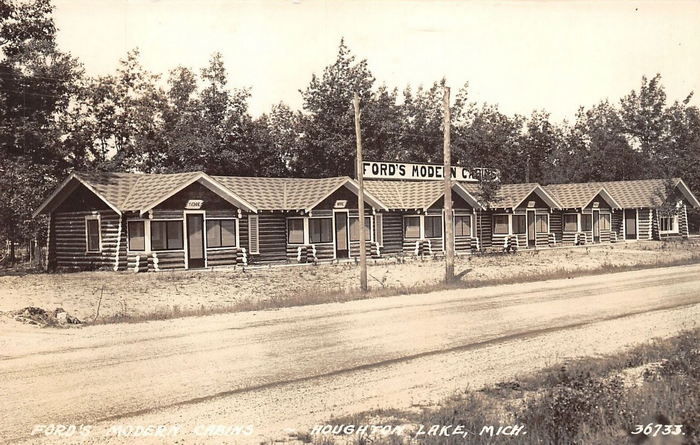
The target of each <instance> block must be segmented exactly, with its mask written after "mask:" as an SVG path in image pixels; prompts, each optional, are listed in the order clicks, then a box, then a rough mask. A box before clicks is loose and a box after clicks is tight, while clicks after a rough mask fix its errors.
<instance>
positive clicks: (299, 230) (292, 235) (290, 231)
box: [287, 219, 304, 244]
mask: <svg viewBox="0 0 700 445" xmlns="http://www.w3.org/2000/svg"><path fill="white" fill-rule="evenodd" d="M287 242H289V244H303V243H304V220H303V219H288V220H287Z"/></svg>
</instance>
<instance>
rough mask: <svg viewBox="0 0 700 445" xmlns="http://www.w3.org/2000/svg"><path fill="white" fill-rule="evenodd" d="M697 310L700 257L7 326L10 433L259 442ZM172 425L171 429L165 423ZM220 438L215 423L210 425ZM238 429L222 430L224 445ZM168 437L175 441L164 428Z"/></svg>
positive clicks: (0, 334) (612, 346)
mask: <svg viewBox="0 0 700 445" xmlns="http://www.w3.org/2000/svg"><path fill="white" fill-rule="evenodd" d="M698 320H700V265H693V266H682V267H673V268H664V269H653V270H643V271H637V272H625V273H619V274H610V275H605V276H592V277H584V278H577V279H569V280H556V281H546V282H539V283H530V284H525V285H508V286H494V287H488V288H480V289H472V290H456V291H446V292H439V293H432V294H425V295H413V296H402V297H393V298H383V299H375V300H363V301H355V302H350V303H344V304H327V305H318V306H305V307H298V308H288V309H284V310H278V311H263V312H257V313H239V314H228V315H218V316H211V317H202V318H187V319H178V320H169V321H161V322H150V323H143V324H131V325H128V324H124V325H105V326H94V327H88V328H83V329H68V330H53V329H43V330H39V329H33V328H29V327H25V326H18V325H16V324H14V323H9V322H5V323H2V324H0V330H1V331H0V394H1V395H2V401H1V402H0V438H2V439H4V440H7V441H14V440H18V441H31V442H33V443H34V442H37V441H39V440H45V441H47V442H49V441H50V442H51V443H55V442H56V438H54V437H52V438H49V439H46V438H43V437H42V436H31V433H32V429H33V427H34V426H35V425H37V424H56V423H61V424H76V425H81V424H83V425H84V424H91V425H93V428H92V432H91V434H90V435H89V436H87V437H86V438H80V439H78V438H77V437H71V438H69V439H68V440H69V441H70V442H71V443H74V442H76V441H78V440H84V441H85V442H87V443H103V442H111V441H115V442H123V441H126V442H129V443H142V442H143V438H141V437H139V438H128V439H124V438H119V437H115V436H109V437H105V430H107V429H108V428H110V427H112V426H115V425H124V426H128V425H163V424H165V425H170V426H171V427H172V426H175V425H176V426H177V427H179V428H180V433H179V435H178V436H177V438H178V439H179V440H180V442H179V443H190V442H192V443H194V442H196V443H201V442H202V441H207V440H208V439H211V440H214V438H212V437H211V436H206V435H204V436H197V435H193V434H192V433H193V431H194V432H199V433H205V432H206V429H205V428H204V427H203V426H207V425H210V424H217V425H218V424H221V425H252V426H253V431H254V432H253V434H252V435H251V436H246V438H247V439H250V440H251V441H255V442H258V443H259V442H260V440H263V439H270V438H275V437H279V436H281V435H284V431H285V429H299V430H304V429H308V428H309V427H311V426H313V425H314V424H315V423H316V422H322V421H323V420H327V419H328V417H329V415H330V414H336V415H339V414H348V413H352V412H355V411H360V410H365V409H369V408H373V407H407V406H411V405H416V404H426V403H434V402H436V401H438V400H439V399H441V398H443V397H445V396H447V395H449V394H450V393H452V392H454V391H455V390H459V389H460V388H465V387H467V386H468V387H471V388H476V387H480V386H482V385H484V384H487V383H492V382H496V381H499V380H503V379H507V378H511V377H512V376H513V375H515V374H519V373H523V372H527V371H531V370H534V369H537V368H541V367H544V366H547V365H550V364H553V363H556V362H558V361H561V360H564V359H566V358H569V357H575V356H581V355H590V354H597V353H608V352H612V351H615V350H619V349H621V348H625V347H628V346H631V345H633V344H636V343H639V342H641V341H644V340H647V339H649V338H652V337H664V336H670V335H672V334H674V333H676V332H677V331H679V330H682V329H684V328H690V327H694V326H696V323H697V322H698ZM169 431H171V432H172V431H173V430H169ZM210 432H211V433H212V434H214V433H215V432H214V431H213V430H210ZM240 439H241V437H240V436H233V437H228V438H221V437H216V438H215V440H216V442H217V443H225V442H226V441H229V443H230V442H237V441H239V440H240ZM154 441H155V442H161V441H162V442H168V443H173V442H174V438H172V437H169V438H166V439H154Z"/></svg>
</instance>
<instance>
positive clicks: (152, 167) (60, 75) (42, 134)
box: [0, 0, 700, 241]
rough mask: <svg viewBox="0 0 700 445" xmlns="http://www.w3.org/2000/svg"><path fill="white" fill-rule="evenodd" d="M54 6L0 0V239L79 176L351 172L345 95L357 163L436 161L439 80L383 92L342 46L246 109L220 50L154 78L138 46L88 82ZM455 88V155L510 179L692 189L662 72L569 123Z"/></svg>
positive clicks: (690, 145) (683, 132)
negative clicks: (356, 115) (654, 180)
mask: <svg viewBox="0 0 700 445" xmlns="http://www.w3.org/2000/svg"><path fill="white" fill-rule="evenodd" d="M52 14H53V6H52V4H51V2H50V0H27V1H17V0H0V49H1V51H2V55H1V56H0V129H1V131H0V240H2V239H14V240H18V241H20V240H27V239H29V238H32V237H34V236H36V235H37V233H39V236H41V224H42V222H41V221H34V220H32V218H31V212H32V210H33V209H34V208H36V207H37V206H38V205H39V203H40V202H41V201H42V199H43V198H44V197H45V196H46V194H47V193H48V192H49V191H50V190H51V189H52V188H54V187H55V186H56V185H57V184H58V183H59V182H60V181H61V180H62V179H63V178H65V177H66V175H67V174H68V173H69V172H70V171H72V170H74V169H75V170H80V171H93V170H102V171H131V172H157V173H163V172H176V171H183V170H203V171H205V172H207V173H210V174H219V175H222V174H223V175H250V176H301V177H317V176H326V175H352V173H353V156H354V147H355V145H354V144H355V140H354V127H353V125H354V123H353V114H352V107H351V98H352V95H353V92H358V93H359V95H360V97H361V103H362V105H361V106H362V116H363V118H362V119H363V120H362V137H363V147H364V151H365V158H366V159H372V160H382V161H404V162H423V161H426V162H436V163H441V162H442V108H441V107H442V94H443V90H442V86H443V85H444V84H445V83H446V80H445V79H442V80H438V81H436V82H435V83H434V84H432V85H430V86H418V87H412V86H407V87H406V88H404V89H403V90H402V91H399V90H398V89H396V88H388V87H387V86H385V85H384V84H382V83H381V82H380V81H378V80H377V79H375V78H374V76H373V75H372V72H371V70H370V65H369V63H368V61H366V60H362V59H360V58H357V57H356V56H355V55H353V54H352V52H351V51H350V49H349V48H348V47H347V45H346V44H345V43H344V42H343V41H341V42H340V45H339V48H338V53H337V57H336V60H335V61H332V63H331V64H330V65H328V66H326V67H325V68H322V67H319V69H320V72H319V74H317V75H313V76H312V77H311V79H310V82H309V84H308V85H306V86H305V87H304V88H303V89H301V90H300V91H299V92H300V94H301V97H302V99H303V107H302V109H301V110H293V109H291V108H290V107H289V106H287V105H285V104H284V103H280V104H278V105H275V106H273V107H272V109H271V110H270V111H269V112H267V113H265V114H263V115H261V116H258V117H254V116H252V115H251V113H250V112H249V109H248V101H249V99H250V94H251V93H250V90H249V89H246V88H240V87H234V86H232V85H231V84H230V83H229V79H228V76H227V73H226V70H225V68H224V66H225V64H224V61H223V59H222V56H221V55H220V54H214V55H212V56H211V59H210V61H209V63H208V65H207V66H205V67H202V68H198V69H195V68H192V67H184V66H178V67H174V68H173V69H172V70H170V71H169V72H168V73H153V72H150V71H148V69H147V68H146V67H144V66H143V65H142V64H141V61H140V59H139V52H138V50H136V49H135V50H133V51H130V52H129V53H128V54H126V55H125V56H124V58H123V59H122V60H121V61H120V62H119V66H118V69H117V70H116V72H114V73H112V74H110V75H106V76H97V77H92V76H88V75H86V74H85V72H84V69H83V67H82V65H81V63H80V61H79V60H77V59H75V58H74V57H72V56H71V55H70V54H68V53H66V52H64V51H62V50H61V49H60V48H58V46H57V44H56V33H57V29H56V27H55V24H54V22H53V19H52ZM641 74H642V73H640V75H641ZM457 80H458V79H450V82H456V81H457ZM460 81H462V80H461V79H460ZM453 96H454V100H453V105H452V110H451V113H452V130H451V131H452V136H451V139H452V150H453V158H454V161H453V162H454V163H456V164H460V165H464V166H467V167H470V166H472V167H475V166H485V167H491V168H498V169H500V171H501V179H502V180H503V181H504V182H523V181H532V182H540V183H543V184H546V183H553V182H579V181H592V180H621V179H641V178H651V177H671V176H681V177H683V178H684V179H685V180H686V182H687V183H688V185H689V186H690V187H691V189H693V190H694V191H695V192H696V193H697V192H699V191H700V176H699V175H698V171H699V170H700V110H698V107H696V106H692V105H690V99H691V97H692V93H691V94H689V95H688V96H687V97H685V98H683V100H676V101H670V100H668V99H667V97H666V94H665V91H664V87H663V85H662V82H661V76H660V75H659V74H657V75H654V76H653V77H642V78H641V84H640V85H638V86H636V89H633V90H631V91H630V92H629V93H628V94H627V95H625V96H624V97H622V98H620V99H619V100H617V101H609V100H604V101H601V102H600V103H598V104H597V105H595V106H593V107H591V108H584V107H581V108H580V109H579V110H578V112H577V113H576V115H575V116H573V118H572V120H570V121H563V122H553V121H552V119H551V117H550V114H549V113H547V111H546V110H536V111H533V112H532V114H531V115H530V116H521V115H517V114H516V115H508V114H505V113H503V112H501V111H500V110H499V108H498V106H497V105H494V104H477V103H475V102H474V101H472V100H470V92H469V87H468V84H466V83H465V84H464V85H463V86H462V87H461V88H459V89H458V90H456V94H454V95H453Z"/></svg>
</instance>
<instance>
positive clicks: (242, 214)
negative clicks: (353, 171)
mask: <svg viewBox="0 0 700 445" xmlns="http://www.w3.org/2000/svg"><path fill="white" fill-rule="evenodd" d="M358 193H359V189H358V185H357V183H356V182H355V181H354V180H353V179H351V178H349V177H331V178H320V179H305V178H263V177H226V176H209V175H207V174H205V173H202V172H189V173H175V174H136V173H77V172H75V173H73V174H71V175H70V176H69V177H68V178H67V179H66V180H65V181H64V182H63V183H62V184H61V185H60V186H59V187H58V188H57V189H56V190H55V191H54V193H53V194H51V196H49V197H48V198H47V199H46V200H45V201H44V203H42V205H41V206H40V207H39V208H38V209H37V210H36V212H35V216H38V215H39V214H44V215H47V216H48V219H49V233H48V249H47V251H48V261H47V263H48V264H49V268H50V269H52V270H55V269H59V270H67V269H109V270H133V271H149V270H150V271H158V270H169V269H193V268H203V267H215V266H234V265H248V264H266V263H267V264H271V263H288V262H300V263H311V262H317V261H332V260H343V259H351V258H356V257H357V256H359V249H360V243H359V237H360V232H359V231H360V230H364V231H365V234H366V239H367V240H368V242H367V246H366V249H367V254H368V255H369V256H370V257H371V258H380V257H383V256H392V255H411V256H412V255H416V256H423V255H433V254H440V253H442V252H443V251H444V232H445V231H444V225H445V214H444V210H443V205H444V201H443V200H444V196H443V184H442V182H441V181H430V180H421V181H396V180H366V181H365V193H364V197H363V202H364V206H365V221H363V222H361V221H359V215H358ZM477 196H479V185H478V184H475V183H465V182H458V181H454V182H453V183H452V196H451V197H450V199H451V200H452V203H453V209H454V210H453V215H452V216H451V217H452V219H453V223H454V231H455V250H456V251H457V253H459V254H466V253H471V252H474V251H479V250H482V249H498V250H500V249H507V248H510V249H528V248H529V249H536V248H545V247H552V246H561V245H580V244H592V243H607V242H621V241H626V240H639V239H657V240H658V239H664V238H668V237H687V236H688V234H689V231H688V219H687V210H686V209H687V207H688V206H692V207H700V202H698V200H697V198H696V197H695V196H694V195H693V194H692V192H691V191H690V190H689V189H688V187H687V186H686V185H685V183H684V182H683V181H682V180H680V179H674V180H673V181H672V184H671V187H670V191H669V186H668V182H667V181H664V180H640V181H618V182H603V183H585V184H553V185H547V186H541V185H539V184H536V183H530V184H503V185H502V186H501V187H500V189H499V191H498V194H497V196H496V197H495V198H494V200H493V202H489V203H481V202H479V200H478V199H477V198H476V197H477ZM669 203H671V204H672V205H669Z"/></svg>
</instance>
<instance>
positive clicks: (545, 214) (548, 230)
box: [535, 212, 552, 235]
mask: <svg viewBox="0 0 700 445" xmlns="http://www.w3.org/2000/svg"><path fill="white" fill-rule="evenodd" d="M538 216H546V217H547V231H546V232H538V231H537V217H538ZM551 219H552V218H551V216H550V215H549V213H537V212H535V235H537V234H538V233H551V232H552V227H551V225H550V224H551V223H552V221H551Z"/></svg>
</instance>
